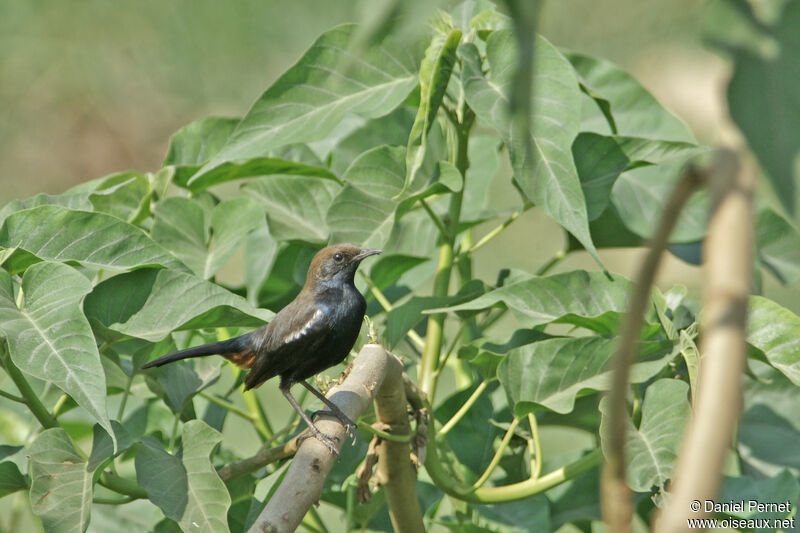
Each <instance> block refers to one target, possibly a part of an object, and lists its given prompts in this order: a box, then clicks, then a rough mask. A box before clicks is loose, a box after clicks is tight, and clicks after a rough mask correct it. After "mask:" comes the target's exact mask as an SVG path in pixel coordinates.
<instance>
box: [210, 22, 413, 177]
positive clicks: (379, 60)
mask: <svg viewBox="0 0 800 533" xmlns="http://www.w3.org/2000/svg"><path fill="white" fill-rule="evenodd" d="M354 33H355V26H353V25H343V26H339V27H337V28H334V29H332V30H330V31H327V32H325V33H324V34H322V35H321V36H320V37H319V38H318V39H317V40H316V41H315V42H314V44H313V45H311V48H310V49H309V50H308V51H307V52H306V53H305V54H304V55H303V57H302V58H301V59H300V60H299V61H298V62H297V63H296V64H295V65H294V66H293V67H292V68H290V69H289V70H288V71H287V72H285V73H284V74H283V75H282V76H281V77H280V78H278V80H277V81H276V82H275V83H274V84H273V85H272V86H271V87H270V88H269V89H267V91H266V92H265V93H264V94H263V95H262V96H261V97H260V98H259V99H258V100H257V101H256V103H255V104H254V105H253V107H252V108H251V109H250V111H249V112H248V114H247V115H246V116H245V117H244V118H243V119H242V121H241V123H240V124H239V125H238V127H237V128H236V129H235V130H234V132H233V133H232V134H231V135H230V137H229V138H228V140H227V142H226V144H225V146H223V148H222V149H221V150H220V152H219V153H218V154H217V155H216V156H215V157H214V158H212V160H211V161H210V162H209V163H208V164H207V165H206V166H205V167H204V168H203V169H201V171H200V173H199V174H198V175H197V176H196V177H195V179H201V176H202V174H204V173H205V172H209V171H211V170H212V169H213V168H215V167H217V166H218V165H220V164H222V163H224V162H228V161H239V162H241V161H243V160H247V159H250V158H253V157H258V156H263V155H265V154H266V152H267V151H268V150H271V149H273V148H276V147H278V146H283V145H286V144H292V143H296V142H309V141H315V140H319V139H322V138H324V137H325V136H326V135H327V134H328V133H329V132H330V131H331V130H333V128H335V127H336V126H337V124H339V123H340V122H341V121H342V119H343V118H344V117H345V116H346V115H347V114H349V113H355V114H357V115H359V116H362V117H364V118H375V117H379V116H382V115H385V114H386V113H389V112H390V111H392V110H393V109H394V108H395V107H397V106H398V105H399V104H400V103H401V102H402V101H403V100H404V99H405V98H406V96H407V95H408V93H409V92H410V91H411V89H413V87H414V86H415V85H416V83H417V76H416V71H417V65H418V63H419V60H420V57H421V49H420V46H419V45H418V44H417V43H408V42H407V41H400V40H392V39H387V40H384V41H383V42H382V43H381V44H380V45H376V46H373V47H370V49H369V50H367V51H365V54H364V56H363V57H353V56H351V55H349V54H348V48H349V47H350V45H351V44H352V37H353V35H354ZM348 63H350V64H352V68H349V69H347V70H346V71H343V68H342V67H343V65H346V64H348Z"/></svg>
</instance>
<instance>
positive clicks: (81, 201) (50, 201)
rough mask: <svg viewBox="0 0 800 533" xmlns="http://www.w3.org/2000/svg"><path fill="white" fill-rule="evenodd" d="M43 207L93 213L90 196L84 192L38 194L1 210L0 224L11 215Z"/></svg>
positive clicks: (8, 204) (12, 202)
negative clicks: (54, 206) (57, 207)
mask: <svg viewBox="0 0 800 533" xmlns="http://www.w3.org/2000/svg"><path fill="white" fill-rule="evenodd" d="M42 205H60V206H62V207H67V208H69V209H77V210H82V211H91V210H92V203H91V202H90V201H89V195H88V193H86V192H83V191H73V192H70V191H67V192H65V193H64V194H57V195H52V194H45V193H41V194H37V195H36V196H33V197H31V198H28V199H26V200H12V201H11V202H9V203H7V204H6V205H4V206H3V207H2V209H0V223H2V222H3V221H5V219H7V218H8V216H9V215H10V214H11V213H16V212H17V211H23V210H25V209H33V208H34V207H39V206H42Z"/></svg>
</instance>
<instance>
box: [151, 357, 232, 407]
mask: <svg viewBox="0 0 800 533" xmlns="http://www.w3.org/2000/svg"><path fill="white" fill-rule="evenodd" d="M152 373H153V374H154V375H155V379H156V381H157V382H158V385H160V386H161V391H159V392H160V395H161V396H163V397H164V403H166V404H167V406H168V407H169V408H170V409H172V411H173V412H175V413H180V412H181V411H183V408H184V407H185V405H186V401H187V400H188V399H189V398H191V397H192V396H194V395H195V394H197V393H198V392H200V391H201V390H203V389H205V388H206V387H208V386H209V385H211V384H213V383H215V382H216V381H217V379H219V360H218V359H217V360H214V359H199V360H195V361H193V362H191V363H188V364H182V365H166V366H164V367H162V368H159V369H157V370H153V371H152Z"/></svg>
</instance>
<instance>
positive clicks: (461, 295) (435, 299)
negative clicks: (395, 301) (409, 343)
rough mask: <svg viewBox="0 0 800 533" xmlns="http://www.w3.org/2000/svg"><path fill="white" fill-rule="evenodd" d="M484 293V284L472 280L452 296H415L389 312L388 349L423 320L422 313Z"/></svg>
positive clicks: (387, 320)
mask: <svg viewBox="0 0 800 533" xmlns="http://www.w3.org/2000/svg"><path fill="white" fill-rule="evenodd" d="M484 291H485V286H484V284H483V283H482V282H481V281H479V280H475V279H473V280H471V281H469V282H467V283H466V284H465V285H464V286H463V287H461V289H460V290H459V291H458V293H457V294H455V295H453V296H415V297H413V298H411V299H410V300H408V301H407V302H405V303H403V304H402V305H398V306H397V307H395V308H394V309H392V310H391V311H389V313H388V315H387V317H386V332H385V333H386V341H387V342H388V343H389V346H390V347H394V346H395V345H396V344H397V343H398V342H400V340H401V339H402V338H403V337H404V336H405V335H406V333H408V331H409V330H410V329H411V328H413V327H414V326H416V325H417V324H419V323H420V322H421V321H422V320H423V319H424V318H425V317H424V315H423V314H422V313H424V312H433V311H429V310H430V309H432V308H435V307H441V306H443V305H448V304H458V303H460V302H463V301H465V300H472V299H474V298H475V297H476V296H477V295H479V294H482V293H483V292H484Z"/></svg>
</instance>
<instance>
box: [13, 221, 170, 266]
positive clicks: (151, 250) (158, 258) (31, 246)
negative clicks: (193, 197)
mask: <svg viewBox="0 0 800 533" xmlns="http://www.w3.org/2000/svg"><path fill="white" fill-rule="evenodd" d="M0 246H3V247H6V248H12V247H17V248H21V249H23V250H25V251H27V252H30V253H32V254H33V255H35V256H37V257H39V258H40V259H45V260H54V261H78V262H79V263H81V264H84V265H86V266H91V267H97V268H103V269H108V270H128V269H131V268H140V267H144V266H164V267H169V268H178V269H183V268H185V267H184V266H183V265H182V264H181V262H180V261H178V260H177V259H176V258H175V256H173V255H172V254H170V253H169V252H168V251H167V250H166V249H164V248H163V247H161V246H160V245H158V244H156V243H155V242H153V240H152V239H150V237H148V236H147V235H146V234H145V233H144V232H143V231H142V230H141V229H139V228H137V227H136V226H133V225H131V224H128V223H127V222H124V221H122V220H120V219H118V218H116V217H113V216H111V215H107V214H105V213H90V212H86V211H76V210H73V209H68V208H65V207H61V206H57V205H45V206H40V207H34V208H32V209H26V210H24V211H18V212H16V213H13V214H12V215H10V216H9V217H8V218H6V220H5V221H4V222H3V225H2V226H0Z"/></svg>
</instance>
